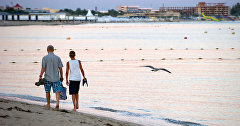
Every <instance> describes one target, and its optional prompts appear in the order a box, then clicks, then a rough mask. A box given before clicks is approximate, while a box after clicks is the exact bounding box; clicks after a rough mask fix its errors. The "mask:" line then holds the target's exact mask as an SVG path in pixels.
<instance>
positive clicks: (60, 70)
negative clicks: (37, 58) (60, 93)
mask: <svg viewBox="0 0 240 126" xmlns="http://www.w3.org/2000/svg"><path fill="white" fill-rule="evenodd" d="M59 72H60V81H61V82H62V81H63V70H62V67H59Z"/></svg>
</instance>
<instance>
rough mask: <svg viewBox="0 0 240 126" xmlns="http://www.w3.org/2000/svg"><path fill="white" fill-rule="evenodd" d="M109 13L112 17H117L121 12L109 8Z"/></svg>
mask: <svg viewBox="0 0 240 126" xmlns="http://www.w3.org/2000/svg"><path fill="white" fill-rule="evenodd" d="M108 14H109V15H110V16H112V17H117V16H118V15H119V12H118V11H116V10H114V9H111V10H108Z"/></svg>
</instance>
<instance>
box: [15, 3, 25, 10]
mask: <svg viewBox="0 0 240 126" xmlns="http://www.w3.org/2000/svg"><path fill="white" fill-rule="evenodd" d="M13 9H14V10H24V8H23V7H22V6H20V5H19V4H16V5H15V6H13Z"/></svg>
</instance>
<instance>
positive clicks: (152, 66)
mask: <svg viewBox="0 0 240 126" xmlns="http://www.w3.org/2000/svg"><path fill="white" fill-rule="evenodd" d="M141 67H149V68H152V69H156V68H154V67H153V66H141Z"/></svg>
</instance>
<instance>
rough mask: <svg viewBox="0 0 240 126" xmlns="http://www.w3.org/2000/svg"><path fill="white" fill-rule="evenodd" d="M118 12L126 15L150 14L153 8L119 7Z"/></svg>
mask: <svg viewBox="0 0 240 126" xmlns="http://www.w3.org/2000/svg"><path fill="white" fill-rule="evenodd" d="M117 10H118V11H122V12H124V13H149V12H151V10H152V8H139V6H118V7H117Z"/></svg>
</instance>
